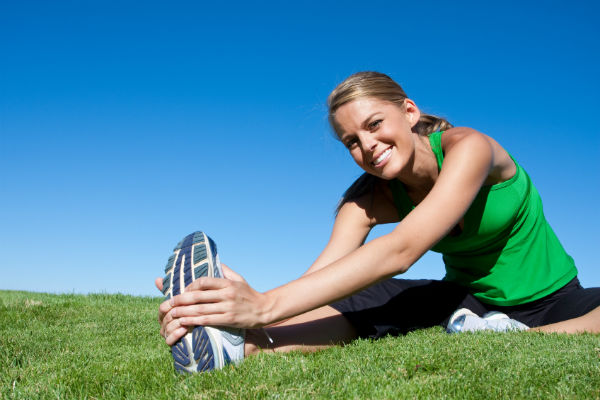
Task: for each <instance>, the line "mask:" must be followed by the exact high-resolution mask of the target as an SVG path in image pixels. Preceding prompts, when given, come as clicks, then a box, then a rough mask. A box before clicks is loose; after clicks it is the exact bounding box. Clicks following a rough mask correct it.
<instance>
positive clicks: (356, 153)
mask: <svg viewBox="0 0 600 400" xmlns="http://www.w3.org/2000/svg"><path fill="white" fill-rule="evenodd" d="M350 157H352V159H353V160H354V162H355V163H357V164H358V165H362V163H363V155H362V152H361V151H360V150H359V149H356V150H351V151H350Z"/></svg>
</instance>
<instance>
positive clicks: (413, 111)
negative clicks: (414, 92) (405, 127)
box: [404, 99, 421, 128]
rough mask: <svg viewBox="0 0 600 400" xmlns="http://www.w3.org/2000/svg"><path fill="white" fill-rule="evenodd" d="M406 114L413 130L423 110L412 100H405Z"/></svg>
mask: <svg viewBox="0 0 600 400" xmlns="http://www.w3.org/2000/svg"><path fill="white" fill-rule="evenodd" d="M404 112H405V115H406V117H407V118H408V122H409V123H410V126H411V128H414V126H415V125H416V124H417V122H419V119H420V118H421V110H419V107H417V105H416V104H415V102H414V101H412V100H411V99H404Z"/></svg>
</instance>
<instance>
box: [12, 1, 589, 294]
mask: <svg viewBox="0 0 600 400" xmlns="http://www.w3.org/2000/svg"><path fill="white" fill-rule="evenodd" d="M539 4H542V3H539V2H502V3H498V4H488V2H460V1H459V2H433V1H421V2H410V3H408V2H398V1H394V2H392V1H390V2H382V1H370V2H346V3H345V4H344V5H343V6H340V5H338V2H332V1H325V2H322V1H320V2H297V3H294V4H289V3H287V2H239V3H236V2H229V3H222V4H220V5H217V4H205V3H204V2H194V1H179V2H166V3H165V2H157V1H147V2H143V3H142V2H129V1H119V2H111V1H55V2H46V1H19V2H8V1H3V2H1V3H0V55H1V62H0V188H1V189H0V194H1V196H0V271H1V272H2V281H1V283H0V289H11V290H31V291H44V292H55V293H62V292H76V293H89V292H108V293H116V292H121V293H131V294H136V295H157V294H158V292H157V291H156V289H155V288H154V286H153V279H154V277H156V276H159V275H160V274H161V273H162V269H163V266H164V264H165V262H166V260H167V258H168V256H169V254H170V252H171V250H172V248H173V246H174V245H175V244H176V243H177V242H178V241H179V240H180V239H181V238H182V237H183V236H185V235H186V234H187V233H189V232H192V231H194V230H204V231H205V232H207V233H208V234H209V235H210V236H212V237H213V238H214V239H215V240H216V242H217V243H218V245H219V251H220V253H221V257H222V260H223V261H224V262H225V263H227V264H229V265H230V266H231V267H233V268H234V269H236V270H237V271H238V272H240V273H241V274H242V275H244V276H245V277H246V278H247V280H248V281H249V282H250V284H251V285H253V286H254V287H255V288H256V289H258V290H267V289H269V288H272V287H274V286H277V285H280V284H283V283H285V282H287V281H289V280H291V279H294V278H296V277H298V276H299V275H300V274H302V272H303V271H305V270H306V269H307V268H308V266H309V265H310V264H311V263H312V261H313V260H314V259H315V258H316V257H317V255H318V254H319V252H320V251H321V250H322V248H323V247H324V245H325V244H326V242H327V239H328V237H329V233H330V229H331V226H332V223H333V211H334V208H335V204H336V202H337V201H338V199H339V197H340V195H341V193H342V192H343V190H344V189H345V188H346V187H347V186H348V185H349V184H351V183H352V182H353V180H354V179H355V178H356V177H357V176H358V175H359V174H360V170H359V168H358V167H357V166H356V165H354V164H353V162H352V160H351V159H350V157H349V156H348V155H347V153H346V150H345V149H344V148H343V146H341V145H340V144H339V143H337V142H336V141H335V140H334V139H333V137H332V135H331V133H330V130H329V128H328V126H327V120H326V107H325V99H326V97H327V94H328V93H329V92H330V91H331V90H332V89H333V88H334V87H335V85H336V84H337V83H339V82H340V81H341V80H342V79H344V78H345V77H346V76H347V75H349V74H351V73H353V72H356V71H360V70H377V71H381V72H385V73H387V74H389V75H391V76H392V77H393V78H394V79H396V80H397V81H398V82H399V83H401V84H402V85H403V87H404V89H405V90H406V92H407V93H408V95H409V96H410V97H411V98H412V99H414V100H415V101H416V102H417V104H418V105H419V106H420V107H421V108H422V109H423V110H424V111H425V112H429V113H434V114H439V115H442V116H445V117H447V118H448V119H449V120H450V121H451V122H453V123H454V124H455V125H457V126H460V125H463V126H470V127H473V128H476V129H478V130H480V131H482V132H485V133H487V134H489V135H491V136H492V137H494V138H496V139H497V140H498V141H499V142H500V143H501V144H502V145H504V147H505V148H506V149H507V150H508V151H509V152H510V153H511V154H512V155H513V156H514V157H515V158H516V159H517V160H518V161H519V162H520V163H521V165H523V166H524V168H525V169H526V170H527V171H528V173H529V174H530V176H531V177H532V179H533V181H534V183H535V185H536V186H537V188H538V190H539V191H540V193H541V195H542V198H543V201H544V206H545V213H546V216H547V218H548V220H549V221H550V223H551V225H552V226H553V228H554V230H555V231H556V232H557V234H558V236H559V238H560V239H561V241H562V243H563V245H564V246H565V248H566V249H567V251H568V252H569V253H570V254H571V255H572V256H573V257H574V258H575V261H576V264H577V265H578V268H579V271H580V279H581V281H582V283H583V284H584V286H600V268H599V267H600V264H599V262H598V257H597V254H596V252H595V251H596V250H597V248H598V246H599V245H600V240H599V239H600V212H599V211H598V206H597V199H598V198H599V195H600V189H599V183H600V172H599V171H600V169H599V168H598V166H597V162H598V161H597V160H598V159H599V158H600V136H599V134H598V132H597V128H596V125H597V120H598V110H599V108H600V107H599V106H600V100H599V99H598V93H599V92H600V78H599V74H598V63H599V61H600V60H599V54H600V51H599V50H600V49H599V45H598V43H599V42H598V39H599V38H600V28H599V26H598V24H597V18H598V15H599V6H598V5H597V3H596V2H592V1H588V2H578V1H570V2H566V1H561V2H556V1H549V2H544V3H543V4H544V6H539ZM389 230H390V227H382V228H380V229H376V230H375V231H374V232H373V233H374V234H375V235H377V234H383V233H385V232H387V231H389ZM443 273H444V269H443V265H442V261H441V256H440V255H438V254H431V255H427V256H425V257H424V259H423V260H421V261H420V262H419V263H417V264H416V265H415V266H413V268H412V269H411V270H410V271H409V272H408V273H407V274H406V275H405V276H406V277H409V278H420V277H421V278H441V277H442V276H443Z"/></svg>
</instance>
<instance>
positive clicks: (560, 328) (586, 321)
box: [530, 307, 600, 333]
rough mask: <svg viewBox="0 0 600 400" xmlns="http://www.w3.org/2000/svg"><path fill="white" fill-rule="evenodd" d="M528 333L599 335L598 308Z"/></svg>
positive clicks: (599, 310) (599, 313)
mask: <svg viewBox="0 0 600 400" xmlns="http://www.w3.org/2000/svg"><path fill="white" fill-rule="evenodd" d="M530 331H536V332H548V333H550V332H554V333H584V332H588V333H600V307H596V308H595V309H593V310H592V311H590V312H588V313H587V314H584V315H582V316H581V317H577V318H571V319H568V320H565V321H561V322H556V323H554V324H549V325H544V326H539V327H537V328H532V329H530Z"/></svg>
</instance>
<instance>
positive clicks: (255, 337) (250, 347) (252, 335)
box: [244, 329, 273, 357]
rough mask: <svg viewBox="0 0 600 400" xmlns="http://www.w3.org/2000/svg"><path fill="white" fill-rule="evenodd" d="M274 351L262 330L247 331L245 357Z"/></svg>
mask: <svg viewBox="0 0 600 400" xmlns="http://www.w3.org/2000/svg"><path fill="white" fill-rule="evenodd" d="M272 351H273V349H272V345H271V343H270V342H269V340H268V338H267V335H266V334H265V332H264V331H263V330H262V329H246V339H245V343H244V357H248V356H251V355H254V354H258V353H261V352H272Z"/></svg>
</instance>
